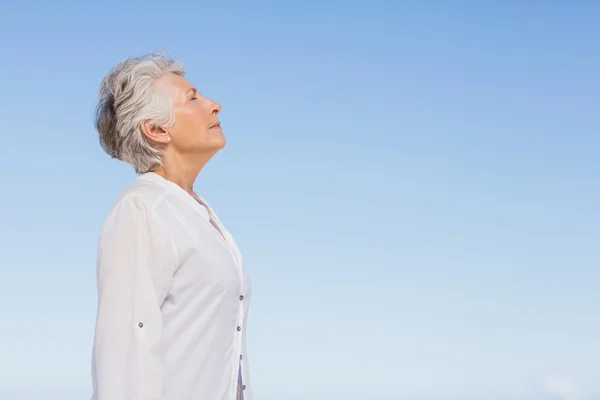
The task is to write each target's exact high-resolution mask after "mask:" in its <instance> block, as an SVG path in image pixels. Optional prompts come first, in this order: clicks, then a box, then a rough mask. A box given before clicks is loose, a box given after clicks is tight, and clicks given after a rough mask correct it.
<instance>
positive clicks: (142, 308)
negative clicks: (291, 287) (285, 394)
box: [92, 173, 252, 400]
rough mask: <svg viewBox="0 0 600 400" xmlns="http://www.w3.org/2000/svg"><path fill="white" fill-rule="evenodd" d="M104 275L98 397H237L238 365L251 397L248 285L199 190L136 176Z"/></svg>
mask: <svg viewBox="0 0 600 400" xmlns="http://www.w3.org/2000/svg"><path fill="white" fill-rule="evenodd" d="M200 202H202V203H203V204H204V205H203V204H200ZM211 219H212V220H213V221H214V223H215V224H216V226H217V227H218V230H217V229H215V227H214V226H213V225H212V224H211V222H210V221H211ZM219 231H220V232H219ZM97 273H98V275H97V279H98V314H97V320H96V330H95V336H94V345H93V353H92V382H93V395H92V400H235V399H236V391H237V389H238V371H239V368H240V365H241V377H242V379H241V380H242V382H243V385H244V386H243V391H242V392H243V398H244V400H252V392H251V389H250V384H249V376H248V357H247V356H246V319H247V314H248V300H249V298H250V282H249V280H248V276H247V274H246V272H245V270H244V268H243V265H242V258H241V256H240V252H239V250H238V248H237V246H236V244H235V242H234V241H233V238H232V237H231V235H230V234H229V233H228V232H227V230H226V229H225V228H224V227H223V225H222V224H221V222H220V221H219V219H218V218H217V216H216V215H215V214H214V212H213V210H212V209H211V208H210V206H209V205H208V204H207V203H206V202H205V201H204V200H203V199H202V198H201V197H198V200H196V199H194V197H192V196H191V195H190V194H188V193H187V192H186V191H185V190H183V189H182V188H181V187H179V186H178V185H176V184H175V183H173V182H170V181H168V180H166V179H164V178H162V177H161V176H159V175H157V174H154V173H146V174H142V175H139V176H138V178H137V179H136V180H135V181H134V182H133V183H132V184H131V185H130V186H129V187H127V188H126V189H125V190H124V191H123V192H122V193H121V195H120V196H119V197H118V198H117V200H116V202H115V204H114V206H113V208H112V210H111V211H110V213H109V215H108V217H107V219H106V221H105V224H104V226H103V228H102V232H101V236H100V241H99V246H98V264H97Z"/></svg>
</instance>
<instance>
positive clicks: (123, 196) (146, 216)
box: [102, 179, 168, 233]
mask: <svg viewBox="0 0 600 400" xmlns="http://www.w3.org/2000/svg"><path fill="white" fill-rule="evenodd" d="M167 196H168V191H166V190H165V189H164V188H162V187H160V186H158V185H156V184H154V183H152V182H149V181H147V180H143V179H135V180H134V181H133V182H132V183H130V184H129V185H128V186H127V187H125V188H124V189H123V190H122V191H121V192H120V193H119V194H118V195H117V196H116V198H115V200H114V201H113V204H112V206H111V209H110V210H109V212H108V215H107V216H106V219H105V221H104V225H103V229H102V231H103V233H105V232H106V231H107V230H110V229H111V228H115V227H117V226H123V225H134V226H137V227H138V228H141V227H142V226H144V225H148V224H152V225H154V224H159V225H160V224H162V223H161V221H160V220H159V217H158V213H157V212H156V209H157V208H159V207H160V205H161V204H162V203H163V202H164V201H165V199H166V197H167Z"/></svg>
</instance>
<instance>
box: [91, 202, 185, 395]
mask: <svg viewBox="0 0 600 400" xmlns="http://www.w3.org/2000/svg"><path fill="white" fill-rule="evenodd" d="M175 264H176V254H175V247H174V246H173V244H172V242H171V239H170V237H169V235H168V232H167V230H166V228H165V227H164V225H162V224H161V223H160V221H159V220H158V219H157V217H156V216H155V215H154V213H153V212H152V210H151V209H150V207H149V206H147V205H145V204H143V202H142V201H140V200H138V199H136V198H134V197H129V198H124V199H122V200H121V201H120V202H119V203H118V204H117V205H116V207H115V208H114V209H113V211H112V212H111V214H110V215H109V217H108V218H107V220H106V223H105V225H104V228H103V230H102V234H101V237H100V243H99V246H98V263H97V273H98V314H97V319H96V331H95V337H94V347H93V368H92V371H93V375H94V377H93V386H94V399H97V400H158V399H160V398H161V393H162V385H163V373H162V366H161V362H160V360H159V358H158V357H157V356H156V354H155V353H154V348H155V346H156V345H157V344H158V341H159V339H160V336H161V332H162V314H161V310H160V308H161V305H162V303H163V301H164V299H165V297H166V295H167V293H168V291H169V288H170V285H171V280H172V276H173V269H174V266H175Z"/></svg>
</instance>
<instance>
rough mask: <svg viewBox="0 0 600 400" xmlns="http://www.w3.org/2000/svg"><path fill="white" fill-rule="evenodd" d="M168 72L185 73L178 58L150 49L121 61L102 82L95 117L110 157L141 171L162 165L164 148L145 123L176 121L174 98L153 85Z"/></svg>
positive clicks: (160, 124) (169, 122)
mask: <svg viewBox="0 0 600 400" xmlns="http://www.w3.org/2000/svg"><path fill="white" fill-rule="evenodd" d="M166 73H173V74H176V75H180V76H185V70H184V68H183V66H182V65H181V63H180V62H179V61H175V60H173V59H171V58H169V57H168V56H167V55H165V54H160V53H151V54H147V55H144V56H141V57H129V58H127V59H125V60H123V61H121V62H120V63H119V64H117V65H116V66H115V67H114V68H113V69H111V70H110V72H109V73H108V74H107V75H106V76H105V77H104V79H103V80H102V83H101V84H100V93H99V102H98V106H97V108H96V121H95V125H96V130H97V131H98V133H99V134H100V145H101V146H102V148H103V149H104V151H106V153H108V154H109V155H110V156H111V157H113V158H117V159H119V160H121V161H125V162H127V163H129V164H131V165H132V166H133V168H134V169H135V171H136V173H138V174H140V173H145V172H148V171H150V169H152V168H153V167H154V166H156V165H160V164H161V158H162V154H163V151H164V147H162V146H159V145H157V144H156V143H151V142H150V141H148V139H147V138H146V136H145V135H144V133H143V132H142V129H141V125H142V123H143V122H144V121H146V120H147V121H148V124H149V126H153V125H156V126H166V127H170V126H171V125H172V124H173V112H172V105H173V104H172V100H173V99H171V98H170V96H165V95H164V94H161V93H160V92H159V91H158V90H155V88H154V87H153V84H154V82H155V81H156V80H157V79H158V78H160V77H161V76H163V75H164V74H166Z"/></svg>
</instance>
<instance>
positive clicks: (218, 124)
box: [211, 122, 221, 128]
mask: <svg viewBox="0 0 600 400" xmlns="http://www.w3.org/2000/svg"><path fill="white" fill-rule="evenodd" d="M220 127H221V123H220V122H217V123H216V124H214V125H212V126H211V128H220Z"/></svg>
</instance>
